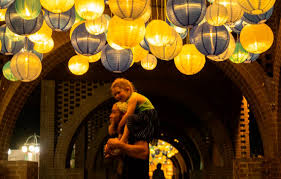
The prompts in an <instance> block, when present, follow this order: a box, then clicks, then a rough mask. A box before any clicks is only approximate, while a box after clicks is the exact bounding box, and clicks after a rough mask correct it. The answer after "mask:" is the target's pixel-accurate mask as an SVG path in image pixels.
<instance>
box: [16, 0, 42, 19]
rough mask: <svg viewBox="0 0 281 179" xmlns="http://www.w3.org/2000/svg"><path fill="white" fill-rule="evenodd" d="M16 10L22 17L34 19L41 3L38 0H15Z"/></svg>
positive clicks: (38, 12) (39, 10)
mask: <svg viewBox="0 0 281 179" xmlns="http://www.w3.org/2000/svg"><path fill="white" fill-rule="evenodd" d="M15 7H16V11H17V13H18V14H19V16H21V17H22V18H23V19H26V20H30V19H35V18H36V17H38V16H39V14H40V12H41V4H40V1H38V0H16V6H15Z"/></svg>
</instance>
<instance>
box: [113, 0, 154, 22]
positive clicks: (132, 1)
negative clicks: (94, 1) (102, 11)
mask: <svg viewBox="0 0 281 179" xmlns="http://www.w3.org/2000/svg"><path fill="white" fill-rule="evenodd" d="M108 4H109V8H110V10H111V12H112V13H113V14H114V15H116V16H118V17H120V18H122V19H137V18H138V17H140V16H141V15H142V14H143V13H144V12H145V11H146V8H147V6H150V0H126V1H124V0H109V1H108Z"/></svg>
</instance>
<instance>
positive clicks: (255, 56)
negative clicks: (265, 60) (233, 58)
mask: <svg viewBox="0 0 281 179" xmlns="http://www.w3.org/2000/svg"><path fill="white" fill-rule="evenodd" d="M259 57H260V54H255V53H250V54H249V57H248V58H247V60H246V61H244V63H252V62H254V61H256V60H257V59H258V58H259Z"/></svg>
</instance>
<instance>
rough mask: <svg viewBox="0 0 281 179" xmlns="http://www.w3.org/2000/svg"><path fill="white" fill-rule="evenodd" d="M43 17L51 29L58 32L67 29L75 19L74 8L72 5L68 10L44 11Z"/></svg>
mask: <svg viewBox="0 0 281 179" xmlns="http://www.w3.org/2000/svg"><path fill="white" fill-rule="evenodd" d="M44 19H45V21H46V23H47V25H48V26H49V27H50V28H51V29H53V30H55V31H58V32H60V31H68V30H69V29H70V28H71V27H72V25H73V24H74V21H75V9H74V7H72V8H71V9H70V10H68V11H66V12H62V13H53V12H50V11H45V14H44Z"/></svg>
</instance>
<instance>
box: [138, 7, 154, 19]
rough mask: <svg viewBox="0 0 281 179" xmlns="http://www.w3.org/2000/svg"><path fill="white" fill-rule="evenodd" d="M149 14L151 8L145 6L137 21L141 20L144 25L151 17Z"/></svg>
mask: <svg viewBox="0 0 281 179" xmlns="http://www.w3.org/2000/svg"><path fill="white" fill-rule="evenodd" d="M151 12H152V10H151V6H147V7H146V8H145V11H144V13H143V14H142V15H141V16H140V17H139V19H142V20H143V21H144V23H146V22H147V21H148V20H149V19H150V17H151Z"/></svg>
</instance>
